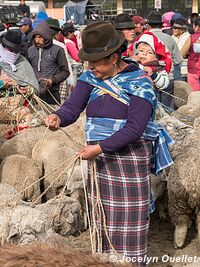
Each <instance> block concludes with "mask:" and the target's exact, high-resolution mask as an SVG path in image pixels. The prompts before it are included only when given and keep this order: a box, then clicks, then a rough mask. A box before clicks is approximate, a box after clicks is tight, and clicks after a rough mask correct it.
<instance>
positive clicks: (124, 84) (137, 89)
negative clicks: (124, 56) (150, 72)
mask: <svg viewBox="0 0 200 267" xmlns="http://www.w3.org/2000/svg"><path fill="white" fill-rule="evenodd" d="M79 80H81V81H83V82H86V83H89V84H91V85H93V86H94V89H93V91H92V93H91V95H90V99H89V101H92V100H94V99H95V98H97V97H98V96H101V95H103V94H104V92H103V91H102V90H101V87H103V88H105V89H107V90H109V91H110V92H111V93H115V94H117V95H118V96H119V97H120V98H122V99H123V100H125V101H126V102H127V104H129V101H130V95H135V96H139V97H142V98H144V99H146V100H147V101H148V102H150V104H151V105H152V106H153V109H154V110H155V109H156V106H157V97H156V93H155V91H154V87H153V85H152V83H151V81H150V79H149V78H148V77H147V75H145V73H144V72H143V71H142V70H141V69H136V70H135V71H129V72H120V73H118V74H117V75H116V76H115V77H113V78H109V79H107V80H101V79H98V78H96V76H95V75H94V74H93V73H92V71H86V72H85V73H83V74H82V75H81V76H80V78H79ZM112 85H113V86H114V89H113V88H112Z"/></svg>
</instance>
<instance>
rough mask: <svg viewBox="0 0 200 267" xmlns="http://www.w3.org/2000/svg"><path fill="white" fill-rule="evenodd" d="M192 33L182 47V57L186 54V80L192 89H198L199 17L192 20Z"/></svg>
mask: <svg viewBox="0 0 200 267" xmlns="http://www.w3.org/2000/svg"><path fill="white" fill-rule="evenodd" d="M194 32H195V33H194V34H191V35H190V37H189V38H188V39H187V41H186V42H185V44H184V46H183V47H182V53H183V56H184V57H187V56H188V80H187V82H188V83H189V84H190V85H191V86H192V88H193V90H194V91H200V18H198V19H196V20H195V22H194Z"/></svg>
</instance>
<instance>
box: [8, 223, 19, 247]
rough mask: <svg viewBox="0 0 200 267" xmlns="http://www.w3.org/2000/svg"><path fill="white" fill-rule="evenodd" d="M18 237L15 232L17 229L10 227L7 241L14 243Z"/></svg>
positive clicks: (17, 233)
mask: <svg viewBox="0 0 200 267" xmlns="http://www.w3.org/2000/svg"><path fill="white" fill-rule="evenodd" d="M18 236H19V232H18V231H17V229H16V228H15V227H12V226H11V228H10V231H9V236H8V238H7V241H8V242H11V243H12V240H13V241H14V239H17V237H18Z"/></svg>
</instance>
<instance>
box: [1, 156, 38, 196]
mask: <svg viewBox="0 0 200 267" xmlns="http://www.w3.org/2000/svg"><path fill="white" fill-rule="evenodd" d="M0 173H1V182H2V183H7V184H10V185H12V186H13V187H14V188H15V189H16V190H17V191H18V192H21V191H22V190H24V189H25V188H26V187H28V186H29V185H31V184H32V183H35V182H36V183H35V184H34V185H33V186H31V187H30V188H28V189H27V190H26V191H24V192H22V194H21V197H22V199H23V200H25V201H32V200H34V199H36V198H38V197H39V195H40V182H39V181H38V182H37V180H38V179H39V178H40V177H41V176H42V169H41V168H39V167H38V166H37V165H36V163H35V162H34V160H33V159H30V158H28V157H26V156H23V155H18V154H14V155H10V156H8V157H6V158H5V159H4V160H3V162H2V163H1V166H0Z"/></svg>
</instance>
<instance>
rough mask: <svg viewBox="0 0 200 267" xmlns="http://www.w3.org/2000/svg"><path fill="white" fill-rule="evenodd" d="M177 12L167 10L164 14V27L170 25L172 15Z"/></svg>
mask: <svg viewBox="0 0 200 267" xmlns="http://www.w3.org/2000/svg"><path fill="white" fill-rule="evenodd" d="M174 14H175V12H173V11H170V12H166V13H164V14H163V15H162V23H163V27H170V26H171V24H170V21H171V19H172V16H173V15H174Z"/></svg>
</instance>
